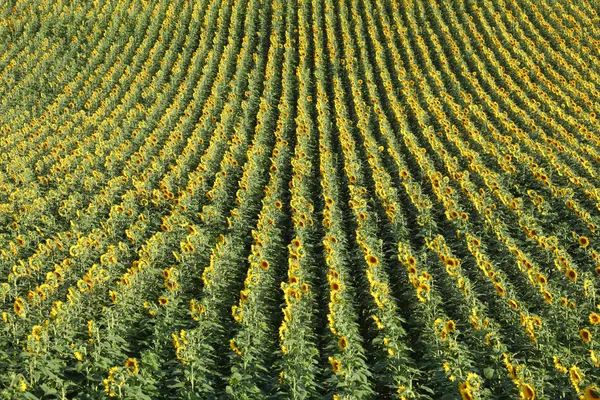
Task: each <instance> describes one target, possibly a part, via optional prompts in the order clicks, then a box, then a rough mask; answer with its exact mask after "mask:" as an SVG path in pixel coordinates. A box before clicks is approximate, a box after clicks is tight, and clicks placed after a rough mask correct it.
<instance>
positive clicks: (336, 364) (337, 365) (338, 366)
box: [329, 357, 342, 374]
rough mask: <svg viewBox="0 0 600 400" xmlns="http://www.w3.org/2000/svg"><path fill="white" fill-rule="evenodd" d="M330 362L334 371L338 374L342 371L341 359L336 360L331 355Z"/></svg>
mask: <svg viewBox="0 0 600 400" xmlns="http://www.w3.org/2000/svg"><path fill="white" fill-rule="evenodd" d="M329 363H330V364H331V369H332V370H333V373H335V374H337V373H338V372H340V369H341V368H342V362H341V361H340V360H336V359H335V358H333V357H329Z"/></svg>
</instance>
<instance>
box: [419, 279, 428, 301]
mask: <svg viewBox="0 0 600 400" xmlns="http://www.w3.org/2000/svg"><path fill="white" fill-rule="evenodd" d="M429 291H430V288H429V285H427V284H425V283H422V284H420V285H419V287H418V288H417V297H418V299H419V301H420V302H422V303H425V302H426V301H427V295H428V294H429ZM423 292H424V293H423Z"/></svg>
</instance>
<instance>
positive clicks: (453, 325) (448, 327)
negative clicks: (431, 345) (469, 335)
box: [446, 320, 456, 333]
mask: <svg viewBox="0 0 600 400" xmlns="http://www.w3.org/2000/svg"><path fill="white" fill-rule="evenodd" d="M455 329H456V323H454V321H452V320H448V322H446V330H447V331H448V332H449V333H452V332H454V330H455Z"/></svg>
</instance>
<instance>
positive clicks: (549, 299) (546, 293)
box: [543, 290, 552, 304]
mask: <svg viewBox="0 0 600 400" xmlns="http://www.w3.org/2000/svg"><path fill="white" fill-rule="evenodd" d="M543 295H544V300H546V303H548V304H552V293H550V292H549V291H547V290H544V292H543Z"/></svg>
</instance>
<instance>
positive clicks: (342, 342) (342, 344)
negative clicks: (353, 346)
mask: <svg viewBox="0 0 600 400" xmlns="http://www.w3.org/2000/svg"><path fill="white" fill-rule="evenodd" d="M338 345H339V346H340V350H346V347H348V339H346V336H342V337H341V338H340V340H339V341H338Z"/></svg>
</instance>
